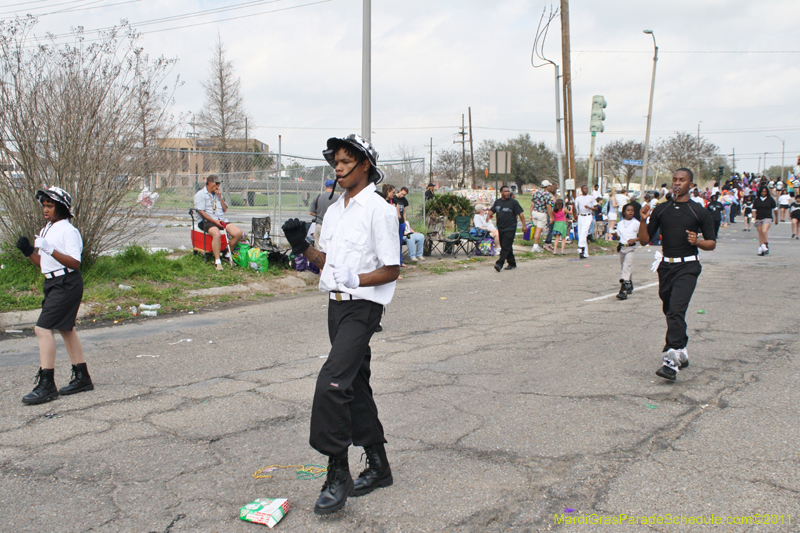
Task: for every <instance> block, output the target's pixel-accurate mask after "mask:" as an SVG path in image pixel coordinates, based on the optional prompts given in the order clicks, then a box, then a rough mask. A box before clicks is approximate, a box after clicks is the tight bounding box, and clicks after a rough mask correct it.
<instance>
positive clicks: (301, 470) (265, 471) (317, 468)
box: [253, 463, 328, 480]
mask: <svg viewBox="0 0 800 533" xmlns="http://www.w3.org/2000/svg"><path fill="white" fill-rule="evenodd" d="M281 468H284V469H289V468H294V469H295V472H294V473H295V474H297V479H299V480H309V479H317V478H319V477H322V476H324V475H325V472H327V471H328V469H327V468H326V467H324V466H322V465H317V464H313V463H309V464H305V465H288V466H283V465H269V466H266V467H264V468H259V469H258V470H256V472H255V474H253V478H254V479H272V474H271V472H276V471H277V470H279V469H281Z"/></svg>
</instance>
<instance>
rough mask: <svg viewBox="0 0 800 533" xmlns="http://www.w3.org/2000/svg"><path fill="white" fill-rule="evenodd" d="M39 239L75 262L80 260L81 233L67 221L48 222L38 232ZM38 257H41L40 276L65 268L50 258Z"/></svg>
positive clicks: (45, 256)
mask: <svg viewBox="0 0 800 533" xmlns="http://www.w3.org/2000/svg"><path fill="white" fill-rule="evenodd" d="M39 237H42V238H44V239H45V240H46V241H47V242H49V243H50V244H51V245H52V246H53V248H54V249H55V250H56V251H57V252H61V253H62V254H64V255H68V256H70V257H71V258H73V259H75V260H76V261H80V260H81V253H83V239H82V238H81V232H80V231H78V228H76V227H75V226H73V225H72V224H70V222H69V220H66V219H62V220H59V221H58V222H55V223H53V222H48V223H47V226H45V227H43V228H42V230H41V231H40V232H39ZM39 255H40V256H41V261H40V263H39V266H40V267H41V269H42V274H47V273H48V272H54V271H56V270H63V269H64V268H66V266H65V265H62V264H61V263H59V262H58V261H56V260H55V259H53V257H52V256H49V255H47V254H41V253H40V254H39Z"/></svg>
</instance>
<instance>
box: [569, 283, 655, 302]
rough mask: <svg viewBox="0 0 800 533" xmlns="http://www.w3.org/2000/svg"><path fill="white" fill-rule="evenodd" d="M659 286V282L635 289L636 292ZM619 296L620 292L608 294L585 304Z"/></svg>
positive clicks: (589, 300)
mask: <svg viewBox="0 0 800 533" xmlns="http://www.w3.org/2000/svg"><path fill="white" fill-rule="evenodd" d="M656 285H658V282H655V283H651V284H649V285H642V286H641V287H634V291H640V290H642V289H646V288H648V287H655V286H656ZM617 294H619V293H618V292H614V293H611V294H606V295H605V296H598V297H597V298H589V299H588V300H584V302H596V301H597V300H605V299H606V298H611V297H612V296H616V295H617Z"/></svg>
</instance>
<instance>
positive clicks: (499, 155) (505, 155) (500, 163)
mask: <svg viewBox="0 0 800 533" xmlns="http://www.w3.org/2000/svg"><path fill="white" fill-rule="evenodd" d="M489 174H511V152H501V151H500V150H489Z"/></svg>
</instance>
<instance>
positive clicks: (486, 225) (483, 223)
mask: <svg viewBox="0 0 800 533" xmlns="http://www.w3.org/2000/svg"><path fill="white" fill-rule="evenodd" d="M472 225H473V226H475V228H477V229H490V230H493V229H495V227H494V223H493V222H492V221H491V220H486V217H485V216H483V215H475V216H474V217H472Z"/></svg>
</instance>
